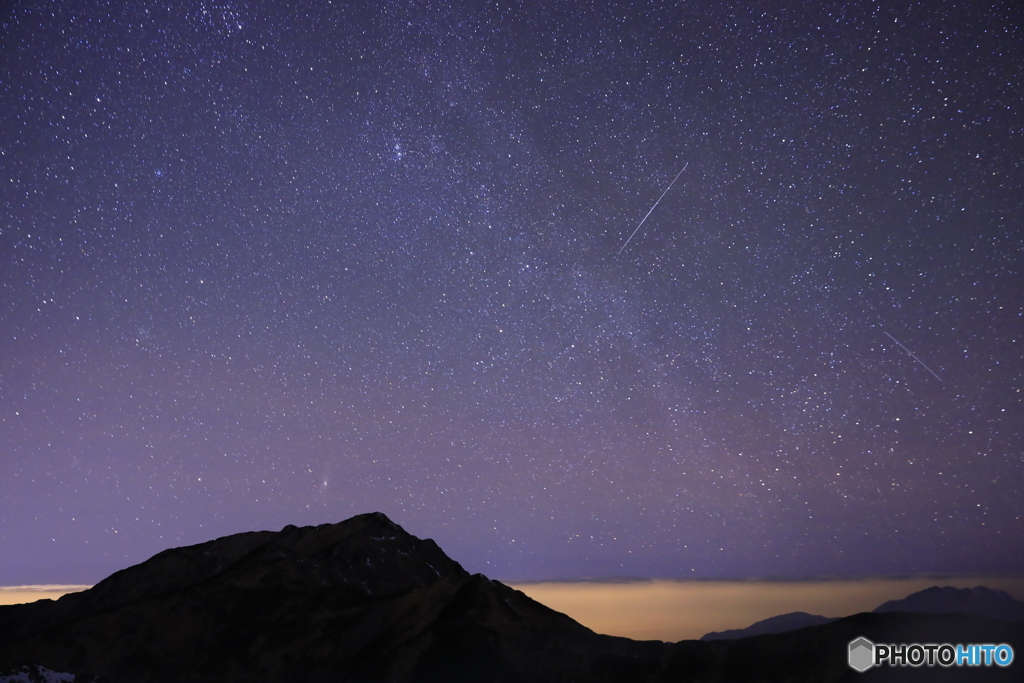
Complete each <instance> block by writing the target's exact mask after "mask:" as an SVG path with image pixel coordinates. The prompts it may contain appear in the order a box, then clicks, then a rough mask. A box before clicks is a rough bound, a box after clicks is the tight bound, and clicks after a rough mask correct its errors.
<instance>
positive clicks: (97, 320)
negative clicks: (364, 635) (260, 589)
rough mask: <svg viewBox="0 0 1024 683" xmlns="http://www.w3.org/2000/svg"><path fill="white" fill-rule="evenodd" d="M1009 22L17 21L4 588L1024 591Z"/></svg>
mask: <svg viewBox="0 0 1024 683" xmlns="http://www.w3.org/2000/svg"><path fill="white" fill-rule="evenodd" d="M1022 12H1024V10H1022V9H1021V5H1020V4H1019V3H1016V2H1011V1H1009V0H1007V1H1006V2H962V3H955V2H942V1H941V0H940V1H938V2H927V3H906V2H897V3H881V4H879V3H872V2H860V1H858V2H849V3H836V2H824V3H805V2H799V3H798V2H783V3H757V2H746V3H730V2H725V3H723V2H720V1H719V0H715V1H714V2H711V1H701V2H681V3H654V2H651V3H643V2H641V3H632V4H616V3H597V5H596V6H595V7H591V8H589V9H580V8H579V7H578V6H577V3H554V4H553V3H550V2H538V3H530V4H526V5H521V4H510V3H483V2H478V1H466V2H455V3H446V2H386V3H376V2H372V3H371V2H368V3H365V4H362V5H360V4H358V3H349V2H334V3H333V4H332V3H328V2H326V1H324V2H312V1H306V0H303V1H301V2H289V3H281V2H253V3H243V2H206V3H203V2H193V3H183V2H174V1H173V0H172V2H170V3H167V2H164V3H149V2H144V1H140V2H131V3H121V2H107V3H105V2H91V1H85V2H27V1H19V0H15V1H14V2H12V3H5V6H4V9H3V10H2V23H0V201H2V205H0V217H2V222H0V584H19V583H43V582H67V583H91V582H94V581H97V580H99V579H101V578H102V577H104V576H106V575H107V574H109V573H111V572H113V571H114V570H116V569H119V568H122V567H124V566H127V565H129V564H133V563H136V562H139V561H142V560H144V559H145V558H147V557H149V556H150V555H152V554H154V553H156V552H158V551H160V550H162V549H164V548H167V547H171V546H178V545H185V544H191V543H196V542H201V541H205V540H208V539H210V538H213V537H216V536H221V535H225V534H230V533H235V532H239V531H246V530H253V529H279V528H281V527H283V526H284V525H286V524H298V525H305V524H319V523H324V522H333V521H339V520H341V519H344V518H347V517H349V516H351V515H353V514H357V513H360V512H368V511H373V510H380V511H382V512H385V513H386V514H387V515H389V516H390V517H391V518H392V519H393V520H394V521H396V522H397V523H399V524H401V525H403V526H404V527H405V528H406V529H407V530H409V531H410V532H412V533H414V534H416V535H419V536H422V537H433V538H435V539H436V540H437V541H438V542H439V543H440V544H441V546H442V548H444V549H445V551H447V552H448V554H449V555H451V556H452V557H453V558H454V559H456V560H458V561H460V562H461V563H463V565H464V566H466V567H467V569H469V570H471V571H481V572H484V573H486V574H488V575H490V576H492V577H495V578H499V579H505V580H511V579H541V578H572V577H583V576H587V577H608V576H658V577H684V578H691V577H705V578H713V577H714V578H727V577H741V576H768V575H773V576H790V577H796V576H808V575H831V574H843V575H864V574H891V573H915V572H965V571H971V572H990V571H1021V570H1022V569H1024V545H1022V544H1021V543H1020V539H1021V538H1024V523H1022V520H1021V516H1022V514H1024V497H1022V496H1021V495H1020V492H1021V491H1022V490H1024V458H1022V453H1024V403H1022V400H1024V394H1022V388H1024V273H1022V272H1021V269H1022V264H1024V239H1022V237H1024V223H1022V221H1024V187H1022V184H1024V183H1022V179H1024V169H1022V156H1021V149H1022V148H1024V139H1022V130H1024V116H1022V111H1024V109H1022V107H1021V104H1022V103H1021V92H1022V85H1021V74H1022V73H1024V44H1022V43H1024V30H1022ZM684 166H685V170H684V171H683V172H682V173H681V174H680V175H679V177H678V180H677V181H676V182H675V184H674V185H673V186H672V187H671V189H670V191H668V192H667V193H665V196H664V197H663V198H662V199H661V200H660V202H658V198H659V197H660V196H661V195H662V193H663V192H665V189H666V188H667V187H668V186H669V184H670V183H671V182H672V179H673V178H674V177H675V176H676V174H678V173H679V171H680V169H683V168H684ZM656 202H658V204H657V206H656V208H655V209H654V210H653V211H651V213H650V215H649V216H648V217H647V218H646V220H644V222H643V225H642V226H641V227H640V230H637V231H636V234H635V235H634V236H633V237H632V239H631V241H630V242H629V244H628V246H626V248H625V249H622V253H621V254H618V253H617V252H618V251H619V250H620V249H621V248H622V247H623V245H624V244H625V243H626V240H627V238H629V237H630V235H631V233H633V232H634V230H636V228H637V226H638V225H640V222H641V220H642V219H644V216H645V215H646V214H647V213H648V211H650V210H651V208H652V207H653V206H654V205H655V203H656Z"/></svg>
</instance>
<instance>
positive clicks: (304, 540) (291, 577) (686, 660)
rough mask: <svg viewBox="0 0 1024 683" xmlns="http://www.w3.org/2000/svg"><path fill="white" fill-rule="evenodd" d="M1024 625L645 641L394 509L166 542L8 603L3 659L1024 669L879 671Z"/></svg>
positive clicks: (870, 622)
mask: <svg viewBox="0 0 1024 683" xmlns="http://www.w3.org/2000/svg"><path fill="white" fill-rule="evenodd" d="M1022 631H1024V625H1022V624H1019V623H1016V624H1015V623H1007V622H1000V621H995V620H990V619H984V618H981V617H974V618H971V617H955V616H950V615H942V616H933V615H910V614H902V613H894V614H860V615H855V616H853V617H848V618H846V619H840V620H837V621H835V622H833V623H830V624H827V625H824V626H816V627H811V628H804V629H800V630H797V631H791V632H789V633H783V634H777V635H764V636H758V637H753V638H744V639H742V640H734V641H715V642H708V643H704V642H700V641H684V642H681V643H675V644H672V643H662V642H658V641H650V642H637V641H631V640H628V639H625V638H615V637H611V636H604V635H599V634H596V633H593V632H592V631H590V630H589V629H587V628H585V627H583V626H582V625H580V624H578V623H577V622H575V621H573V620H572V619H570V618H569V617H567V616H565V615H564V614H560V613H558V612H555V611H553V610H551V609H548V608H547V607H544V606H543V605H541V604H540V603H537V602H535V601H534V600H531V599H530V598H528V597H526V596H525V595H524V594H522V593H520V592H519V591H516V590H514V589H512V588H509V587H508V586H505V585H503V584H501V583H499V582H497V581H491V580H489V579H487V578H486V577H484V576H482V575H479V574H475V575H471V574H469V573H468V572H466V571H465V570H464V569H463V568H462V567H461V566H460V565H459V564H458V563H457V562H455V561H454V560H451V559H450V558H448V557H447V556H446V555H445V554H444V553H443V552H442V551H441V549H440V548H439V547H438V546H437V545H436V544H435V543H434V542H433V541H430V540H420V539H418V538H415V537H413V536H411V535H409V534H408V533H406V532H405V531H404V530H403V529H402V528H401V527H399V526H397V525H396V524H394V523H392V522H391V521H390V520H389V519H387V518H386V517H385V516H384V515H381V514H379V513H375V514H368V515H360V516H358V517H353V518H352V519H349V520H347V521H345V522H341V523H339V524H326V525H322V526H317V527H304V528H301V529H300V528H296V527H291V526H289V527H286V528H285V529H283V530H282V531H280V532H254V533H245V534H237V535H234V536H227V537H224V538H220V539H217V540H215V541H210V542H208V543H203V544H200V545H195V546H190V547H186V548H177V549H173V550H168V551H165V552H162V553H160V554H158V555H156V556H154V557H153V558H151V559H150V560H148V561H146V562H143V563H142V564H139V565H137V566H134V567H131V568H129V569H125V570H123V571H120V572H117V573H116V574H114V575H112V576H110V577H109V578H107V579H106V580H104V581H102V582H100V583H99V584H98V585H96V586H95V587H94V588H92V589H90V590H87V591H84V592H82V593H73V594H69V595H66V596H64V597H62V598H61V599H60V600H58V601H56V602H53V601H40V602H38V603H32V604H28V605H12V606H7V607H0V672H9V671H14V670H17V669H18V667H22V666H24V665H32V666H37V667H45V668H46V669H48V670H50V671H54V672H73V673H74V674H77V676H78V678H77V679H76V680H87V677H89V676H92V675H99V676H100V678H101V680H104V681H111V682H113V683H119V682H120V681H126V682H127V681H132V682H139V683H143V682H148V681H154V682H155V681H166V682H168V683H170V682H178V681H196V682H206V681H210V682H213V681H218V682H220V681H225V682H230V681H246V682H250V681H288V682H301V681H353V682H357V681H375V682H376V681H391V682H394V683H406V682H410V683H411V682H424V683H425V682H427V681H495V682H501V681H507V682H510V683H511V682H513V681H529V682H530V683H541V682H544V681H566V682H568V681H595V682H602V681H609V682H610V681H624V682H625V681H629V682H633V681H651V682H654V681H666V682H667V681H694V682H697V681H808V682H809V681H845V680H850V681H881V680H901V681H902V680H935V681H944V680H970V681H981V680H1000V681H1001V680H1006V681H1010V680H1020V678H1019V677H1014V675H1013V674H1016V673H1017V672H1018V671H1024V669H1021V666H1020V665H1015V666H1012V667H1010V670H996V669H987V670H979V669H973V670H970V671H953V670H931V669H920V670H904V669H893V670H883V669H877V670H871V671H868V672H867V673H866V674H857V673H856V672H854V671H853V670H851V669H850V668H849V667H848V666H847V664H846V646H847V644H848V643H849V642H850V641H851V640H852V639H854V638H856V637H858V636H866V637H867V638H869V639H871V640H874V641H875V642H914V641H920V642H1010V643H1012V644H1013V645H1014V648H1015V650H1016V651H1018V652H1021V653H1022V656H1024V637H1022Z"/></svg>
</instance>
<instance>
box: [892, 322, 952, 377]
mask: <svg viewBox="0 0 1024 683" xmlns="http://www.w3.org/2000/svg"><path fill="white" fill-rule="evenodd" d="M882 333H883V334H885V336H886V337H888V338H889V339H892V340H893V341H894V342H896V343H897V344H899V346H900V348H901V349H903V350H904V351H906V352H907V353H909V354H910V357H911V358H913V359H914V360H916V361H917V362H918V363H920V364H921V367H922V368H924V369H925V370H927V371H928V372H930V373H932V377H934V378H935V379H937V380H939V381H940V382H941V381H942V378H941V377H939V376H938V375H936V374H935V371H934V370H932V369H931V368H930V367H928V366H927V365H925V364H924V361H923V360H921V359H920V358H918V357H917V356H915V355H914V352H913V351H911V350H910V349H908V348H907V347H906V346H904V345H903V344H900V340H899V339H897V338H896V337H894V336H892V335H891V334H889V333H888V332H886V331H885V330H882Z"/></svg>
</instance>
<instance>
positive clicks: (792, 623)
mask: <svg viewBox="0 0 1024 683" xmlns="http://www.w3.org/2000/svg"><path fill="white" fill-rule="evenodd" d="M831 621H835V618H834V617H823V616H820V615H817V614H808V613H807V612H790V613H789V614H780V615H778V616H777V617H768V618H767V619H762V620H761V621H757V622H754V623H753V624H751V625H750V626H748V627H746V628H734V629H729V630H728V631H711V632H710V633H705V634H704V635H703V636H701V637H700V639H701V640H703V641H708V640H737V639H739V638H749V637H750V636H761V635H765V634H766V633H785V632H786V631H795V630H796V629H798V628H805V627H807V626H821V625H822V624H827V623H829V622H831Z"/></svg>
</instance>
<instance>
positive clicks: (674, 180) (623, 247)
mask: <svg viewBox="0 0 1024 683" xmlns="http://www.w3.org/2000/svg"><path fill="white" fill-rule="evenodd" d="M689 165H690V162H689V161H687V162H686V163H685V164H683V167H682V168H681V169H679V173H676V177H675V178H673V179H672V182H671V183H669V184H668V187H666V188H665V191H664V192H662V193H661V196H660V197H658V201H656V202H654V206H652V207H651V210H650V211H648V212H647V216H650V215H651V212H652V211H654V210H655V209H656V208H658V204H660V203H661V200H662V199H664V198H665V195H667V194H668V191H669V190H671V189H672V186H673V185H675V184H676V181H677V180H679V176H681V175H683V171H685V170H686V167H687V166H689ZM647 216H644V218H643V220H642V221H640V224H639V225H637V226H636V230H633V234H632V235H630V236H629V239H627V240H626V244H623V245H622V246H621V247H619V251H618V252H617V253H616V254H615V255H616V256H618V255H619V254H621V253H622V250H623V249H625V248H626V245H628V244H629V240H631V239H633V235H635V234H636V232H637V230H639V229H640V226H641V225H643V224H644V221H646V220H647ZM897 343H898V342H897ZM901 346H902V344H901Z"/></svg>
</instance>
